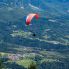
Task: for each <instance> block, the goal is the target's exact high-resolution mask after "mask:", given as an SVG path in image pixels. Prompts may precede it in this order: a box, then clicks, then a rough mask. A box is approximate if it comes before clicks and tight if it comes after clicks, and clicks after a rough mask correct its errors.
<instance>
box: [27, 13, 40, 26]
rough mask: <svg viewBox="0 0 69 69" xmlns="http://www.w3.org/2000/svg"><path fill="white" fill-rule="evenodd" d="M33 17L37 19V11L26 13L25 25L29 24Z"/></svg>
mask: <svg viewBox="0 0 69 69" xmlns="http://www.w3.org/2000/svg"><path fill="white" fill-rule="evenodd" d="M34 17H35V18H36V19H38V18H39V14H37V13H30V14H28V16H27V18H26V25H30V23H31V20H32V19H33V18H34Z"/></svg>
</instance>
